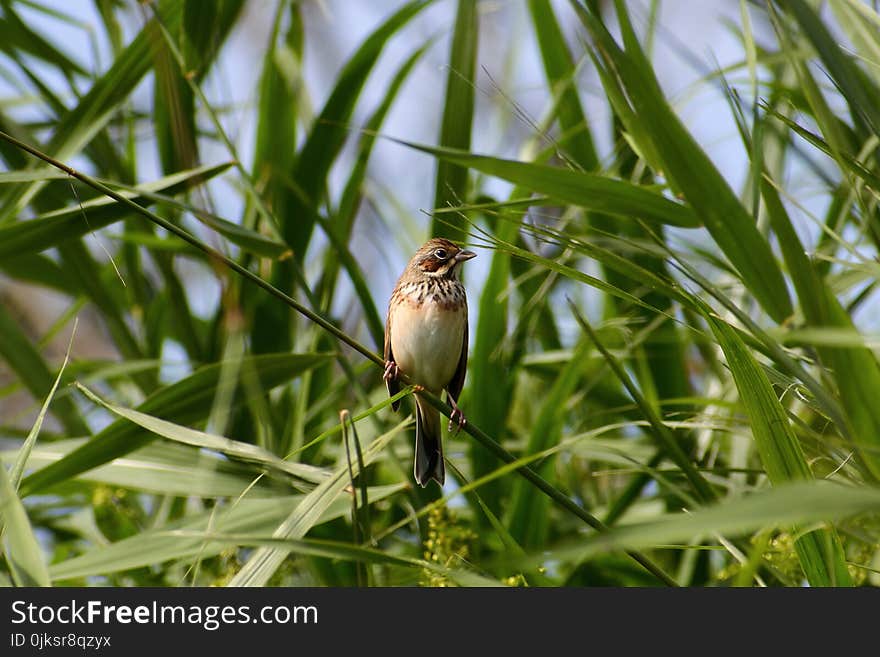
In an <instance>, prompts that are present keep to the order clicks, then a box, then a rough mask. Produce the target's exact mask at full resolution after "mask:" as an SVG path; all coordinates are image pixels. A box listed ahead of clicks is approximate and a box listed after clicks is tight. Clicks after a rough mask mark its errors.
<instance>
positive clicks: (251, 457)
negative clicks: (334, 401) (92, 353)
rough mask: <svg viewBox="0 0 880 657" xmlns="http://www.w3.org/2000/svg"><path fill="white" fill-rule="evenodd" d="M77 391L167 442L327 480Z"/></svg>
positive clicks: (301, 466)
mask: <svg viewBox="0 0 880 657" xmlns="http://www.w3.org/2000/svg"><path fill="white" fill-rule="evenodd" d="M77 388H78V389H79V390H80V392H82V393H83V394H84V395H85V396H86V397H88V398H89V399H90V400H92V401H93V402H94V403H96V404H100V405H101V406H103V407H104V408H106V409H107V410H108V411H110V412H111V413H113V414H114V415H118V416H119V417H121V418H124V419H126V420H128V421H129V422H132V423H133V424H136V425H137V426H139V427H142V428H144V429H146V430H147V431H150V432H152V433H154V434H156V435H157V436H162V437H163V438H166V439H167V440H173V441H174V442H178V443H182V444H184V445H189V446H191V447H196V448H200V449H208V450H211V451H215V452H219V453H220V454H225V455H226V456H228V457H229V458H232V459H235V460H239V461H244V462H248V463H252V464H254V465H256V466H257V467H258V468H265V469H267V470H271V471H275V472H277V473H284V474H286V475H288V476H290V477H293V478H294V479H300V480H304V481H307V482H312V483H320V482H322V481H324V480H325V479H326V473H325V472H324V471H323V470H321V469H320V468H317V467H315V466H311V465H308V464H305V463H296V462H292V461H285V460H284V459H282V458H279V457H278V456H276V455H275V454H272V453H271V452H267V451H266V450H264V449H262V448H261V447H258V446H256V445H251V444H249V443H243V442H240V441H237V440H230V439H229V438H226V437H224V436H215V435H212V434H209V433H205V432H204V431H196V430H195V429H190V428H189V427H184V426H181V425H179V424H175V423H174V422H168V421H167V420H162V419H160V418H157V417H154V416H152V415H148V414H147V413H141V412H138V411H134V410H131V409H129V408H123V407H122V406H119V405H117V404H111V403H110V402H108V401H106V400H104V399H101V398H100V397H99V396H98V395H96V394H95V393H93V392H92V391H91V390H89V389H88V388H86V387H85V386H83V385H81V384H77Z"/></svg>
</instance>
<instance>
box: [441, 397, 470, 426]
mask: <svg viewBox="0 0 880 657" xmlns="http://www.w3.org/2000/svg"><path fill="white" fill-rule="evenodd" d="M450 400H451V397H450ZM451 406H452V413H450V414H449V426H447V427H446V428H447V430H448V431H449V432H450V433H452V430H453V428H454V429H455V435H458V432H459V431H461V428H462V427H463V426H464V425H465V424H467V418H465V416H464V413H462V411H461V409H460V408H459V407H458V404H456V403H455V402H454V401H451Z"/></svg>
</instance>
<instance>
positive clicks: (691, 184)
mask: <svg viewBox="0 0 880 657" xmlns="http://www.w3.org/2000/svg"><path fill="white" fill-rule="evenodd" d="M615 6H616V8H617V17H618V20H619V22H620V25H621V32H622V34H623V41H624V44H625V47H626V50H622V49H621V48H620V47H619V46H618V45H617V43H616V41H615V40H614V38H613V37H612V36H611V34H610V33H609V32H608V30H607V29H606V27H605V26H604V25H603V24H602V23H601V22H600V20H599V18H598V16H596V15H594V14H592V13H590V12H587V11H585V10H582V11H581V12H580V16H581V18H582V19H583V21H584V24H585V25H586V27H587V28H588V29H589V30H590V33H591V35H592V37H593V39H594V40H595V41H596V43H597V57H598V58H600V59H601V60H602V61H603V62H604V65H605V67H606V69H607V70H608V71H614V74H615V75H616V76H618V79H619V81H620V82H621V84H622V86H623V88H624V89H625V91H626V94H627V96H628V97H629V100H630V103H631V106H632V110H633V112H634V115H633V116H634V117H635V120H637V121H639V122H640V123H642V125H643V127H644V131H643V132H642V133H641V135H640V138H643V139H650V141H651V143H650V145H649V146H648V149H649V150H653V151H654V152H655V153H656V155H657V156H658V157H659V158H660V160H661V161H662V165H663V173H664V175H666V176H667V177H668V178H669V179H671V180H672V181H673V187H674V188H675V189H677V190H680V191H681V192H682V193H683V195H684V197H685V198H686V199H687V201H688V203H689V205H690V206H691V207H692V208H693V210H694V212H695V213H696V215H697V216H698V217H699V219H700V221H701V222H702V223H703V224H705V226H706V229H707V230H708V231H709V233H710V234H711V235H712V238H713V239H714V240H715V242H716V243H717V244H718V246H719V247H720V248H721V250H722V251H723V252H724V254H725V255H726V256H727V258H728V259H729V260H730V262H731V264H732V265H733V266H734V267H735V268H736V269H737V271H738V272H739V273H740V275H741V276H742V278H743V281H744V283H745V284H746V286H747V287H748V289H749V291H750V292H751V293H752V294H753V295H754V297H755V298H756V299H757V300H758V301H759V303H760V304H761V306H762V307H763V308H764V310H765V311H766V312H767V314H768V315H770V316H771V317H772V318H773V319H775V320H776V321H777V322H782V321H783V320H784V319H786V318H787V317H789V316H790V315H791V314H792V306H791V300H790V299H789V296H788V291H787V289H786V287H785V281H784V279H783V277H782V273H781V271H780V269H779V266H778V265H777V263H776V260H775V259H774V257H773V253H772V251H771V250H770V246H769V245H768V243H767V240H766V239H764V237H763V236H762V235H761V234H760V233H759V232H758V229H757V227H756V226H755V221H754V219H752V218H751V217H750V216H749V215H748V213H747V212H746V210H745V208H744V207H743V206H742V204H741V203H740V201H739V199H738V198H737V197H736V195H735V194H734V193H733V191H732V190H731V189H730V186H729V185H728V184H727V182H726V181H725V180H724V178H723V176H722V175H721V173H720V172H719V171H718V169H717V168H716V167H715V165H714V164H713V163H712V161H711V160H710V159H709V157H708V156H707V155H706V153H705V152H704V151H703V150H702V149H701V148H700V146H699V145H698V144H697V142H696V140H695V139H694V138H693V136H692V135H691V134H690V133H689V132H688V131H687V129H686V128H685V127H684V125H683V124H682V122H681V120H680V119H679V118H678V116H677V115H676V114H675V112H673V110H672V108H671V107H670V106H669V104H668V103H667V101H666V99H665V98H664V97H663V94H662V91H661V89H660V85H659V83H658V82H657V79H656V77H655V76H654V72H653V70H652V69H651V67H650V65H649V64H648V61H647V58H646V57H645V55H644V52H643V51H642V49H641V46H640V45H639V43H638V41H637V39H636V37H635V32H634V31H633V29H632V25H631V24H630V21H629V14H628V12H627V9H626V7H625V5H624V4H623V3H622V2H620V1H619V0H615Z"/></svg>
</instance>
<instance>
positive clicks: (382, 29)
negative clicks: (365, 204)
mask: <svg viewBox="0 0 880 657" xmlns="http://www.w3.org/2000/svg"><path fill="white" fill-rule="evenodd" d="M427 4H428V3H426V2H424V1H423V0H415V1H413V2H409V3H407V4H405V5H403V7H401V8H400V9H399V10H397V11H396V12H395V13H394V14H393V15H392V16H391V17H390V18H389V19H388V20H387V21H385V22H384V23H383V24H382V25H380V26H379V27H378V28H377V29H376V30H375V31H374V32H373V33H372V34H371V35H370V36H369V37H367V38H366V39H365V40H364V41H363V43H362V44H361V46H360V48H358V50H357V52H355V54H354V55H353V56H352V57H351V59H349V60H348V62H347V63H346V65H345V67H344V68H343V69H342V72H341V73H340V74H339V77H338V78H337V80H336V86H335V87H334V89H333V91H332V93H331V94H330V98H328V100H327V102H326V103H325V105H324V108H323V109H322V110H321V113H320V115H319V116H318V117H316V119H315V121H314V124H313V127H312V130H311V132H310V133H309V134H308V136H307V137H306V140H305V143H304V144H303V147H302V149H301V150H300V152H299V154H298V155H297V158H296V164H295V165H294V169H293V176H292V177H293V182H294V185H295V187H296V189H297V190H298V192H299V194H298V196H297V197H296V199H295V201H294V203H292V204H291V206H290V207H288V208H286V209H285V212H284V217H285V219H284V222H283V235H284V240H285V242H287V244H288V245H289V246H290V247H291V248H292V249H293V252H294V253H303V252H304V251H305V247H306V246H307V245H308V243H309V239H310V237H311V234H312V230H313V229H314V221H313V220H312V219H311V218H310V217H312V216H313V213H314V212H316V211H317V210H318V203H319V201H320V199H321V196H322V194H323V190H324V186H325V185H326V178H327V174H328V172H329V171H330V167H331V165H332V164H333V161H334V160H335V159H336V156H337V154H338V153H339V151H340V149H341V148H342V146H343V144H344V143H345V137H346V135H347V129H346V127H345V124H346V123H347V122H348V120H349V118H350V117H351V115H352V112H353V111H354V106H355V103H356V102H357V99H358V97H359V96H360V92H361V89H362V88H363V86H364V84H365V83H366V80H367V76H368V75H369V74H370V71H372V70H373V66H374V64H375V63H376V60H377V59H378V57H379V54H380V53H381V52H382V49H383V48H384V47H385V44H386V43H387V41H388V39H390V38H391V36H392V35H393V34H394V33H395V32H397V31H398V30H399V29H400V28H401V27H403V26H404V25H406V24H407V23H408V22H409V20H410V19H411V18H413V16H415V15H416V14H418V13H419V12H420V11H421V10H422V9H424V8H425V7H426V6H427Z"/></svg>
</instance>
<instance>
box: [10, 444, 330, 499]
mask: <svg viewBox="0 0 880 657" xmlns="http://www.w3.org/2000/svg"><path fill="white" fill-rule="evenodd" d="M86 442H87V439H86V438H70V439H67V440H55V441H52V442H51V443H42V444H39V445H37V446H36V447H35V448H34V449H33V450H32V451H31V454H30V458H29V459H28V467H29V468H34V469H38V468H43V467H46V466H47V465H51V464H52V463H55V462H57V461H60V460H61V459H62V458H64V457H65V456H67V455H68V454H70V453H71V452H73V451H74V450H76V449H79V448H80V447H82V446H83V445H84V444H85V443H86ZM17 453H18V452H17V451H5V452H0V461H2V462H4V463H7V464H10V463H12V462H13V461H14V460H15V458H16V456H17ZM327 474H329V471H328V472H327ZM73 481H74V482H76V483H77V484H79V482H83V483H84V484H87V485H90V484H104V485H106V486H112V487H114V488H123V489H127V490H134V491H140V492H145V493H152V494H154V495H177V496H180V497H187V496H189V495H194V496H199V497H207V498H217V497H232V498H236V497H238V496H239V495H241V494H242V493H243V492H244V491H245V490H247V494H248V497H249V498H261V497H277V496H279V495H286V494H289V493H290V492H291V491H290V484H289V477H287V476H286V475H285V477H284V478H283V479H280V478H274V477H272V478H270V477H265V476H262V475H260V474H257V473H256V472H255V471H254V468H253V466H252V465H250V464H247V463H243V462H235V461H231V460H229V459H228V458H226V457H225V456H222V455H220V454H215V453H210V452H205V451H201V450H199V449H197V448H193V447H190V446H189V445H184V444H175V443H171V442H168V441H157V442H154V443H151V444H149V445H146V446H145V447H141V448H140V449H138V450H136V451H134V452H131V453H129V454H126V455H125V456H122V457H119V458H117V459H113V460H112V461H110V462H108V463H106V464H104V465H101V466H98V467H97V468H92V469H91V470H89V471H87V472H84V473H82V474H79V475H77V476H76V478H75V480H73ZM70 485H71V486H73V485H75V484H70ZM80 485H82V484H80ZM60 486H61V487H62V488H63V487H64V486H65V484H61V485H60Z"/></svg>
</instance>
